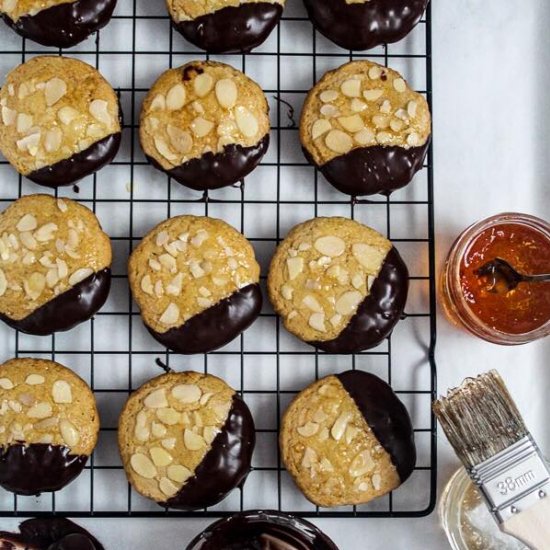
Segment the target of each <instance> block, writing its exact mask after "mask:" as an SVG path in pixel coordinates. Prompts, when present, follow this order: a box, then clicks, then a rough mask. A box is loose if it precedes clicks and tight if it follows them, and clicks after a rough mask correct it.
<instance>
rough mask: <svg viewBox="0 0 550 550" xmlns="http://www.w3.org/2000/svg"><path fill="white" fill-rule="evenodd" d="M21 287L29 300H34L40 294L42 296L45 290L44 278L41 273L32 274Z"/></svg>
mask: <svg viewBox="0 0 550 550" xmlns="http://www.w3.org/2000/svg"><path fill="white" fill-rule="evenodd" d="M23 287H24V288H25V292H26V294H27V295H28V296H29V298H31V300H36V299H37V298H38V297H39V296H40V294H42V291H43V290H44V288H46V278H45V277H44V275H42V273H39V272H35V273H32V274H31V275H30V277H29V278H28V279H27V280H26V281H24V282H23Z"/></svg>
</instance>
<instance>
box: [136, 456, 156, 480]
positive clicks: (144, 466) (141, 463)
mask: <svg viewBox="0 0 550 550" xmlns="http://www.w3.org/2000/svg"><path fill="white" fill-rule="evenodd" d="M130 465H131V466H132V469H133V470H134V472H135V473H136V474H138V475H140V476H141V477H144V478H145V479H153V478H154V477H155V476H156V475H157V469H156V468H155V465H154V464H153V462H152V461H151V459H150V458H149V457H148V456H146V455H144V454H143V453H136V454H133V455H132V457H131V458H130Z"/></svg>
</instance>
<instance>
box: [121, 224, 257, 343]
mask: <svg viewBox="0 0 550 550" xmlns="http://www.w3.org/2000/svg"><path fill="white" fill-rule="evenodd" d="M128 278H129V282H130V289H131V291H132V295H133V297H134V300H135V301H136V302H137V304H138V306H139V308H140V310H141V316H142V318H143V322H144V323H145V326H146V328H147V329H148V330H149V332H150V333H151V334H152V335H153V337H154V338H156V339H157V340H158V341H159V342H160V343H161V344H163V345H165V346H166V347H168V348H170V349H172V350H174V351H177V352H179V353H207V352H209V351H212V350H214V349H217V348H219V347H221V346H224V345H225V344H227V343H228V342H230V341H231V340H233V338H235V337H236V336H238V335H239V334H240V333H241V332H242V331H243V330H245V329H247V328H248V327H249V326H250V325H251V324H252V323H253V322H254V320H255V319H256V317H258V315H259V314H260V310H261V308H262V293H261V290H260V285H259V279H260V266H259V265H258V262H256V258H255V256H254V249H253V248H252V246H251V244H250V243H249V242H248V241H247V240H246V238H245V237H244V236H243V235H242V234H241V233H239V232H238V231H237V230H236V229H234V228H233V227H231V226H230V225H229V224H227V223H225V222H224V221H222V220H218V219H215V218H208V217H201V216H178V217H176V218H170V219H169V220H166V221H165V222H162V223H161V224H159V225H157V226H156V227H155V228H154V229H153V230H152V231H150V232H149V233H148V234H147V235H146V236H145V237H144V238H143V240H142V241H141V242H140V243H139V245H138V246H137V247H136V249H135V250H134V251H133V252H132V254H131V256H130V261H129V265H128Z"/></svg>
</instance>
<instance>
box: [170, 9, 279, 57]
mask: <svg viewBox="0 0 550 550" xmlns="http://www.w3.org/2000/svg"><path fill="white" fill-rule="evenodd" d="M282 13H283V7H282V6H281V5H280V4H271V3H269V2H251V3H248V4H240V5H239V6H228V7H226V8H222V9H221V10H217V11H215V12H213V13H207V14H206V15H201V16H200V17H197V18H196V19H191V20H189V21H180V22H176V21H174V20H172V25H173V26H174V28H175V29H176V30H177V31H178V32H180V33H181V34H182V35H183V36H184V38H185V39H187V40H188V41H189V42H191V43H192V44H194V45H195V46H197V47H199V48H201V49H203V50H206V51H207V52H208V53H248V52H249V51H250V50H252V49H254V48H256V47H258V46H259V45H260V44H262V42H263V41H264V40H265V39H266V38H267V37H268V36H269V34H270V33H271V31H272V30H273V29H274V28H275V25H277V23H278V22H279V19H280V18H281V14H282Z"/></svg>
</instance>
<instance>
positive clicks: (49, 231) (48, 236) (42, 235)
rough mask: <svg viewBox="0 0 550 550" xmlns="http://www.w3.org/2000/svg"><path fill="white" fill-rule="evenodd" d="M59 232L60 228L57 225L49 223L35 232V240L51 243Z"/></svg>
mask: <svg viewBox="0 0 550 550" xmlns="http://www.w3.org/2000/svg"><path fill="white" fill-rule="evenodd" d="M57 230H58V227H57V225H56V224H55V223H52V222H49V223H46V224H44V225H42V226H41V227H39V228H38V229H37V230H36V231H35V232H34V238H35V239H36V240H37V241H38V242H47V241H51V240H52V239H53V238H54V235H53V234H54V233H55V232H56V231H57Z"/></svg>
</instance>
